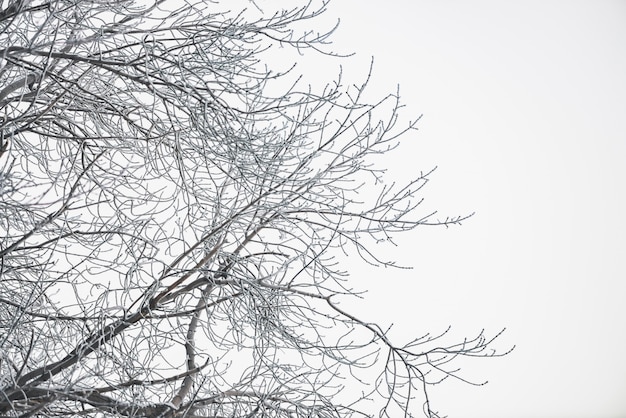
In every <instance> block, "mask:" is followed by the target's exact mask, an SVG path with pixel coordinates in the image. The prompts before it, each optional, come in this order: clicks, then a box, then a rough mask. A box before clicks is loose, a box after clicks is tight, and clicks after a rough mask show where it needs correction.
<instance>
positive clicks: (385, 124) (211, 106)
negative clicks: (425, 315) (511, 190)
mask: <svg viewBox="0 0 626 418" xmlns="http://www.w3.org/2000/svg"><path fill="white" fill-rule="evenodd" d="M226 3H228V5H229V6H228V7H229V8H231V9H232V10H235V11H234V12H233V11H223V9H225V6H224V5H221V4H219V3H218V2H213V1H210V0H190V1H186V2H184V3H183V2H179V1H177V0H156V1H154V2H152V3H149V2H145V1H135V0H72V1H70V0H52V1H46V0H3V1H2V2H1V11H0V48H1V49H0V57H1V59H2V62H1V68H0V80H1V81H0V108H1V111H2V114H1V117H2V119H1V128H0V130H1V135H2V136H1V138H0V170H1V171H0V195H1V197H2V198H1V200H0V231H1V232H0V256H1V265H0V269H1V270H0V274H1V279H0V329H1V331H0V347H1V350H0V416H2V417H29V416H41V417H44V416H45V417H60V416H90V417H106V416H116V417H348V416H361V415H362V416H371V415H373V414H374V413H375V412H372V411H379V412H380V416H399V414H400V412H399V411H401V412H402V414H404V416H413V415H411V414H415V411H422V410H423V412H424V413H425V414H426V415H427V416H431V417H432V416H437V414H436V412H434V409H433V407H432V406H431V403H430V401H429V398H428V391H427V389H428V385H430V384H433V383H437V382H439V381H441V380H443V379H445V378H447V377H455V378H460V379H463V378H462V377H460V376H459V375H458V373H457V371H456V366H454V365H451V364H450V362H451V361H452V360H454V359H455V358H457V357H459V356H461V357H463V356H469V357H474V356H485V357H491V356H495V355H500V354H497V353H496V352H495V351H493V350H492V349H491V348H490V347H488V346H489V344H490V343H491V341H492V340H493V339H486V337H485V336H484V335H483V333H482V332H481V333H480V334H479V335H478V336H477V337H476V338H474V339H469V340H463V341H461V342H459V343H445V342H444V341H445V340H446V339H447V337H444V335H445V333H444V335H439V336H430V335H428V334H427V335H425V336H423V337H421V338H417V339H415V340H413V341H410V342H408V343H406V342H405V343H402V344H398V343H395V342H393V341H391V340H390V339H389V338H388V335H387V333H386V330H385V329H383V328H381V327H380V326H378V325H376V324H374V323H370V322H367V321H365V320H362V319H360V318H357V317H356V316H355V315H353V314H351V313H350V312H348V311H347V310H345V308H343V307H342V306H343V305H341V304H340V303H339V300H340V298H342V297H344V296H350V295H352V296H354V293H355V292H354V291H353V290H352V288H351V286H350V284H349V281H348V275H347V273H345V272H344V271H343V270H342V269H341V267H340V265H338V262H337V260H338V259H339V258H341V257H342V254H344V253H345V254H352V255H354V254H358V255H360V256H361V257H362V258H363V259H365V260H366V261H368V262H370V263H371V264H373V265H392V264H393V263H391V262H387V261H384V260H380V259H379V258H378V257H377V256H376V254H375V253H373V252H372V251H371V250H370V248H371V245H370V244H371V243H374V242H377V241H386V240H389V239H390V238H391V237H392V236H393V235H394V234H396V233H398V232H402V231H407V230H411V229H413V228H415V227H417V226H420V225H450V224H457V223H460V222H461V221H462V220H463V219H464V217H454V218H446V219H444V220H437V219H436V218H435V215H434V214H429V213H423V214H419V210H418V206H419V204H420V199H419V198H418V196H417V193H418V192H419V191H420V189H421V188H422V187H423V185H424V184H425V183H426V181H427V174H428V173H426V174H423V175H421V176H419V177H418V178H416V179H414V180H413V181H409V182H408V183H407V184H406V185H404V186H402V187H387V186H385V185H384V183H383V182H382V181H381V180H382V171H379V170H378V169H377V168H376V167H375V166H374V165H372V163H373V162H374V161H375V159H376V156H377V155H379V154H381V153H385V152H387V151H388V150H389V149H391V148H393V147H394V146H395V144H396V143H397V140H398V138H399V137H400V136H401V135H403V134H405V133H407V132H408V131H410V130H412V129H413V127H414V125H415V122H412V123H409V124H408V126H407V127H405V128H400V127H398V126H397V125H398V123H397V121H398V109H399V101H398V96H397V95H389V96H387V97H384V98H383V99H382V100H380V101H379V102H377V103H375V104H365V103H362V100H361V95H362V92H363V90H364V88H365V84H366V83H365V84H363V85H360V86H354V85H352V86H345V85H344V84H342V80H341V77H339V78H338V80H336V81H334V82H332V83H329V84H328V85H326V86H324V87H323V88H321V89H319V90H317V91H316V90H315V89H313V88H311V87H308V86H306V85H304V83H302V82H300V81H298V78H297V77H296V76H295V75H292V74H291V73H290V71H289V70H287V71H283V72H281V71H280V70H278V71H276V69H270V68H269V67H268V62H269V60H268V59H266V58H267V57H268V56H269V55H268V49H270V48H276V47H288V48H292V49H294V50H299V51H303V50H313V51H317V52H318V53H322V54H325V53H326V54H328V53H330V52H328V50H327V45H328V43H327V42H328V36H329V35H330V32H332V31H330V32H329V33H322V34H319V33H316V32H313V31H309V30H307V29H305V30H302V28H309V27H311V26H312V25H313V23H314V20H313V19H314V18H315V17H316V16H318V15H319V14H320V13H322V12H323V11H324V8H325V6H326V5H325V4H324V3H322V4H319V5H317V6H316V5H315V4H312V3H309V4H304V5H302V6H297V7H292V8H286V9H278V11H275V12H274V11H269V10H262V9H263V8H267V9H269V8H270V7H271V6H270V5H266V4H261V3H258V4H257V3H248V6H249V8H247V9H244V8H241V9H240V10H236V8H237V6H235V5H234V3H233V2H226ZM270 51H271V50H270ZM292 81H293V82H292ZM364 185H365V186H366V187H370V188H372V187H377V188H378V191H379V193H378V195H377V197H375V198H373V199H371V198H368V197H367V196H368V194H362V195H361V194H359V190H360V188H361V187H364ZM373 370H377V372H376V373H375V374H374V375H372V374H371V373H372V371H373ZM372 376H373V377H372ZM376 376H378V377H376ZM411 411H413V412H411Z"/></svg>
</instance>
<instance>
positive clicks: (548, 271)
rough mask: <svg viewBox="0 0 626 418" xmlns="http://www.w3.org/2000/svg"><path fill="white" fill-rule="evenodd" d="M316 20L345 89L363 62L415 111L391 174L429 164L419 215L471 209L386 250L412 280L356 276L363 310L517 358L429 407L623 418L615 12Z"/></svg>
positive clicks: (358, 5)
mask: <svg viewBox="0 0 626 418" xmlns="http://www.w3.org/2000/svg"><path fill="white" fill-rule="evenodd" d="M328 14H329V15H330V16H334V17H340V18H341V26H340V28H339V30H338V31H337V33H336V34H335V36H334V44H335V49H336V50H341V51H350V50H352V51H356V52H357V55H356V57H354V58H352V59H351V60H350V61H349V65H348V70H347V75H346V77H349V78H352V79H354V80H355V81H359V80H361V79H362V77H363V76H364V74H365V73H366V68H365V67H367V65H368V64H369V60H370V57H371V56H372V55H373V56H375V69H374V71H375V74H374V79H373V83H372V84H373V89H372V91H373V92H374V93H378V94H383V93H385V92H389V91H393V90H394V89H395V86H396V84H397V83H399V84H400V87H401V95H402V97H403V101H404V103H405V104H407V111H406V113H405V115H406V116H407V118H409V117H411V116H414V115H419V114H421V113H423V114H424V117H423V119H422V120H421V122H420V131H419V132H418V133H417V134H415V135H413V136H411V137H408V138H407V139H406V143H405V144H404V146H403V147H402V148H401V152H400V153H397V154H395V156H394V160H393V165H394V166H396V167H403V170H404V171H403V174H405V175H406V176H410V175H411V174H412V173H415V172H417V171H419V170H420V169H421V170H428V169H429V168H432V167H433V166H435V165H438V166H439V169H438V170H437V172H436V173H435V174H434V176H433V177H432V181H431V182H430V183H429V185H428V186H427V190H426V192H425V197H426V198H427V205H428V207H429V208H430V207H434V208H438V209H440V210H441V214H442V215H444V216H445V215H458V214H466V213H470V212H472V211H476V212H477V214H476V216H475V217H474V218H472V219H471V220H469V221H468V222H466V223H465V224H464V225H463V226H462V227H456V228H450V229H447V230H446V229H445V228H438V229H437V228H434V229H433V228H425V229H421V230H416V231H414V232H412V233H410V234H408V235H406V236H404V237H403V238H402V239H399V240H398V243H399V244H400V247H399V248H398V250H397V251H398V252H397V254H396V255H397V257H396V258H397V259H398V260H400V261H403V262H404V263H405V264H412V265H414V266H415V269H414V270H411V271H390V270H389V269H386V270H384V271H373V270H371V269H363V270H359V271H358V272H356V273H357V274H356V275H355V280H363V281H364V283H365V285H364V287H369V288H371V289H372V291H371V292H370V293H369V296H368V299H367V303H369V304H370V305H369V308H370V309H371V308H372V307H375V308H376V311H375V312H376V315H382V316H383V319H384V320H385V321H389V322H394V323H395V324H396V333H397V334H398V335H399V336H400V337H402V336H403V335H404V336H406V337H407V338H408V337H409V336H412V335H417V334H421V333H422V332H424V331H433V332H436V331H441V330H442V329H444V328H445V326H447V325H453V327H454V330H455V331H456V332H457V333H458V334H457V335H468V336H471V335H473V334H474V333H475V332H477V331H480V329H481V328H483V327H485V328H486V329H487V330H488V331H490V332H492V333H493V332H497V331H498V330H499V329H500V328H502V327H507V332H506V334H505V336H504V337H503V339H502V344H501V345H500V347H501V348H502V349H506V348H507V346H508V345H512V344H516V345H517V348H516V350H515V351H514V352H513V354H511V355H510V356H509V357H507V358H503V359H495V360H475V361H472V359H466V360H465V361H464V362H463V363H462V365H463V366H466V367H464V369H465V370H466V371H467V376H468V377H470V378H474V379H475V380H477V381H480V380H485V379H488V380H489V381H490V383H489V384H488V385H487V386H484V387H480V388H474V387H470V386H466V385H463V384H460V383H454V382H450V383H447V384H445V385H442V386H439V387H435V388H433V392H432V396H433V397H434V401H435V402H436V406H438V407H439V409H440V410H441V411H442V412H444V413H446V414H448V415H449V416H450V417H483V418H487V417H504V418H507V417H511V418H514V417H545V418H550V417H554V418H556V417H568V418H575V417H591V416H593V417H597V418H602V417H618V416H622V417H623V416H626V356H624V346H625V343H626V309H625V306H626V305H625V304H624V301H623V300H624V296H625V295H626V292H625V290H626V286H625V280H626V274H625V273H626V220H625V216H624V214H625V213H626V211H625V209H626V199H625V194H626V192H625V191H626V188H625V187H624V185H623V181H624V180H626V168H625V167H626V164H625V163H624V159H625V157H626V2H624V1H618V0H615V1H597V0H596V1H591V0H590V1H572V0H570V1H557V0H542V1H537V0H531V1H529V0H526V1H517V2H512V1H500V0H497V1H496V0H493V1H471V2H469V1H460V0H459V1H449V0H427V1H424V0H412V1H408V0H405V1H400V0H395V1H393V0H390V1H386V2H378V1H373V0H337V1H335V2H334V4H332V5H331V6H330V8H329V12H328ZM338 64H339V62H337V65H338ZM342 64H346V63H345V62H342ZM302 72H303V73H305V74H306V73H307V72H308V70H307V69H302ZM396 171H397V170H396ZM366 279H369V280H366ZM381 298H383V299H381ZM381 300H384V301H385V302H384V303H385V305H384V306H383V307H382V308H381V305H380V303H381Z"/></svg>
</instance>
